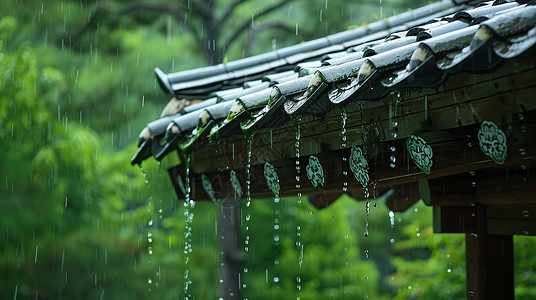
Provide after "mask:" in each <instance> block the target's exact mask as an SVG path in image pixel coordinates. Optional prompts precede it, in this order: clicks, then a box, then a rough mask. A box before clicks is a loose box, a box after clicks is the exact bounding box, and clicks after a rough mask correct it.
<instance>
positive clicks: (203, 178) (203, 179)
mask: <svg viewBox="0 0 536 300" xmlns="http://www.w3.org/2000/svg"><path fill="white" fill-rule="evenodd" d="M201 182H202V183H203V189H204V190H205V192H206V193H207V194H208V196H209V197H210V199H211V200H212V202H214V203H215V204H220V203H219V201H218V199H216V195H215V194H214V189H213V188H212V184H211V183H210V180H209V179H208V177H207V175H205V174H203V175H202V176H201Z"/></svg>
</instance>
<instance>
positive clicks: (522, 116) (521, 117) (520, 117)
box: [517, 114, 525, 121]
mask: <svg viewBox="0 0 536 300" xmlns="http://www.w3.org/2000/svg"><path fill="white" fill-rule="evenodd" d="M517 117H518V118H519V119H520V120H521V121H523V120H524V119H525V116H524V115H523V114H518V115H517Z"/></svg>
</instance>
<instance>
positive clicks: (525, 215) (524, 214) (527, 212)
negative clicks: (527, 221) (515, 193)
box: [521, 210, 529, 218]
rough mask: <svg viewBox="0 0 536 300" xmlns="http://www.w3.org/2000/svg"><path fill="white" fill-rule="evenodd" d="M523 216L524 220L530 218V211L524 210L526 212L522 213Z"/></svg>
mask: <svg viewBox="0 0 536 300" xmlns="http://www.w3.org/2000/svg"><path fill="white" fill-rule="evenodd" d="M521 214H522V215H523V217H524V218H528V217H529V211H528V210H524V211H522V212H521Z"/></svg>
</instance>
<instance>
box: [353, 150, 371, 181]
mask: <svg viewBox="0 0 536 300" xmlns="http://www.w3.org/2000/svg"><path fill="white" fill-rule="evenodd" d="M350 170H352V172H354V176H355V179H357V181H358V182H359V183H361V185H362V186H363V188H364V189H365V190H366V187H367V185H368V183H369V181H370V179H369V173H368V170H369V165H368V162H367V159H366V158H365V156H364V155H363V150H361V148H359V147H357V146H353V147H352V154H351V155H350Z"/></svg>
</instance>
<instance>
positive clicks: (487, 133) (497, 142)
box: [478, 121, 508, 165]
mask: <svg viewBox="0 0 536 300" xmlns="http://www.w3.org/2000/svg"><path fill="white" fill-rule="evenodd" d="M478 140H479V142H480V143H479V145H480V149H481V150H482V152H484V154H486V155H487V156H489V157H491V159H493V161H494V162H496V163H497V164H499V165H502V164H504V160H505V159H506V152H507V150H508V147H507V145H506V135H505V134H504V132H503V131H502V130H501V129H499V127H497V125H495V123H493V122H490V121H484V122H482V125H480V129H479V130H478Z"/></svg>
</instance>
